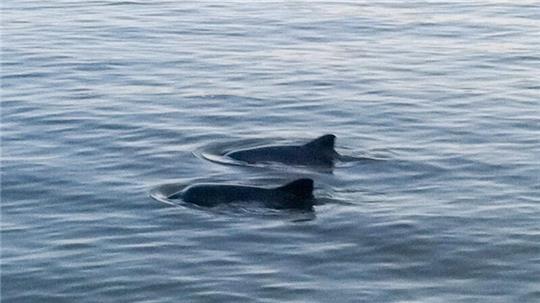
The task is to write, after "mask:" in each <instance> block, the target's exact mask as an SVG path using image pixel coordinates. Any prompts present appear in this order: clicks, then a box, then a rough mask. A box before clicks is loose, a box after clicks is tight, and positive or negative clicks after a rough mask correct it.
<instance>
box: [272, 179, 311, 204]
mask: <svg viewBox="0 0 540 303" xmlns="http://www.w3.org/2000/svg"><path fill="white" fill-rule="evenodd" d="M277 189H278V190H281V191H284V192H288V193H291V194H293V195H295V196H297V197H298V198H302V199H306V198H310V197H313V180H312V179H309V178H302V179H297V180H294V181H292V182H290V183H287V184H285V185H283V186H280V187H278V188H277Z"/></svg>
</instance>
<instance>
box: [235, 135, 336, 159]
mask: <svg viewBox="0 0 540 303" xmlns="http://www.w3.org/2000/svg"><path fill="white" fill-rule="evenodd" d="M335 141H336V136H334V135H324V136H321V137H319V138H317V139H315V140H313V141H310V142H308V143H306V144H304V145H271V146H262V147H255V148H249V149H243V150H238V151H232V152H229V153H227V154H226V156H228V157H230V158H232V159H235V160H239V161H243V162H247V163H250V164H253V163H260V162H279V163H284V164H291V165H306V166H308V165H309V166H326V167H328V166H333V164H334V161H335V160H336V159H339V157H340V155H339V154H338V153H337V152H336V151H335V150H334V144H335Z"/></svg>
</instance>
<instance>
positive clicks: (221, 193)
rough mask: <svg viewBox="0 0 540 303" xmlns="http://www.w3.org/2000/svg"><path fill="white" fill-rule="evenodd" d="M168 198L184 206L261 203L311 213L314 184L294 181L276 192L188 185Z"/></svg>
mask: <svg viewBox="0 0 540 303" xmlns="http://www.w3.org/2000/svg"><path fill="white" fill-rule="evenodd" d="M168 198H169V199H178V198H181V199H182V200H184V201H185V202H188V203H193V204H197V205H200V206H206V207H213V206H216V205H219V204H224V203H231V202H262V203H263V204H264V205H265V206H267V207H271V208H276V209H311V208H312V207H313V180H312V179H308V178H303V179H297V180H295V181H292V182H290V183H287V184H285V185H283V186H280V187H276V188H264V187H255V186H243V185H230V184H211V183H202V184H194V185H190V186H188V187H186V188H185V189H184V190H182V191H180V192H178V193H175V194H173V195H171V196H169V197H168Z"/></svg>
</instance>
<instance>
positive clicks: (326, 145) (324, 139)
mask: <svg viewBox="0 0 540 303" xmlns="http://www.w3.org/2000/svg"><path fill="white" fill-rule="evenodd" d="M335 142H336V136H334V135H331V134H330V135H324V136H320V137H319V138H317V139H315V140H313V141H310V142H308V143H306V144H305V145H304V146H305V147H307V148H313V149H317V150H321V151H334V144H335Z"/></svg>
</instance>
